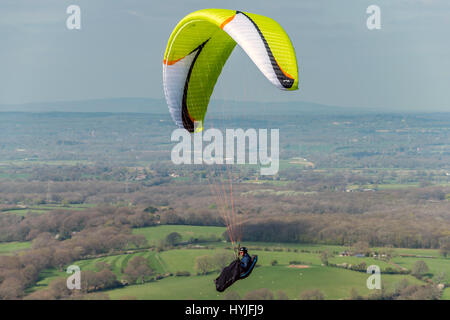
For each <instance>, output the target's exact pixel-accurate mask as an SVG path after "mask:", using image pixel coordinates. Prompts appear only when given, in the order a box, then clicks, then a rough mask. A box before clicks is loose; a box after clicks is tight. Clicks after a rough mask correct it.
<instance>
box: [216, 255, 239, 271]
mask: <svg viewBox="0 0 450 320" xmlns="http://www.w3.org/2000/svg"><path fill="white" fill-rule="evenodd" d="M233 259H234V256H233V254H232V253H231V252H229V251H223V252H218V253H216V254H215V255H214V256H213V261H214V266H215V267H216V269H217V270H222V269H223V268H225V267H226V266H227V265H229V264H230V262H231V261H233Z"/></svg>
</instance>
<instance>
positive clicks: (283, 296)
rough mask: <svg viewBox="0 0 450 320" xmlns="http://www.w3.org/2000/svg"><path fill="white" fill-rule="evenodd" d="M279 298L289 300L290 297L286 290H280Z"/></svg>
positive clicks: (278, 292)
mask: <svg viewBox="0 0 450 320" xmlns="http://www.w3.org/2000/svg"><path fill="white" fill-rule="evenodd" d="M277 300H289V297H288V295H287V294H286V292H284V291H282V290H278V291H277Z"/></svg>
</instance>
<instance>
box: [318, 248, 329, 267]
mask: <svg viewBox="0 0 450 320" xmlns="http://www.w3.org/2000/svg"><path fill="white" fill-rule="evenodd" d="M328 257H329V254H328V251H326V250H325V251H322V252H321V253H320V261H322V263H323V264H324V265H326V266H327V265H328Z"/></svg>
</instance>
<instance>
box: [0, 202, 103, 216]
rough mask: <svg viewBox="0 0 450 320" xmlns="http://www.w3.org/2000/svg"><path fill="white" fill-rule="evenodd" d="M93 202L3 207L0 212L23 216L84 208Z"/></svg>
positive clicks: (91, 205)
mask: <svg viewBox="0 0 450 320" xmlns="http://www.w3.org/2000/svg"><path fill="white" fill-rule="evenodd" d="M95 206H96V205H95V204H68V205H61V204H42V205H33V206H26V207H25V208H21V207H17V208H13V209H5V210H2V211H1V212H0V213H10V214H16V215H19V216H25V215H27V214H28V213H38V214H42V213H47V212H50V211H53V210H80V211H81V210H85V209H88V208H92V207H95Z"/></svg>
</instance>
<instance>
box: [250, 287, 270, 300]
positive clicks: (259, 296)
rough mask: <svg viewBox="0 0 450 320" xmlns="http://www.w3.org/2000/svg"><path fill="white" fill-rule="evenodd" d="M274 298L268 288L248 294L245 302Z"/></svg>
mask: <svg viewBox="0 0 450 320" xmlns="http://www.w3.org/2000/svg"><path fill="white" fill-rule="evenodd" d="M273 299H274V296H273V293H272V291H270V290H269V289H266V288H261V289H257V290H253V291H250V292H247V294H246V295H245V296H244V300H273Z"/></svg>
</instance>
